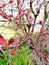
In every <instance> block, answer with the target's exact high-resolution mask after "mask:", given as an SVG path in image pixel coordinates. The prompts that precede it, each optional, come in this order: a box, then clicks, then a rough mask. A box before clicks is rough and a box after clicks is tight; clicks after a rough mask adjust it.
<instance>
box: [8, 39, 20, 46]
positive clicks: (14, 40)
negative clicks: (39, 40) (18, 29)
mask: <svg viewBox="0 0 49 65" xmlns="http://www.w3.org/2000/svg"><path fill="white" fill-rule="evenodd" d="M14 42H17V43H19V42H20V41H19V40H18V39H16V38H11V39H10V40H9V41H8V43H9V45H10V44H12V43H14Z"/></svg>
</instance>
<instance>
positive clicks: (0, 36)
mask: <svg viewBox="0 0 49 65" xmlns="http://www.w3.org/2000/svg"><path fill="white" fill-rule="evenodd" d="M0 45H1V46H6V45H7V41H6V40H5V39H4V37H3V36H2V35H0Z"/></svg>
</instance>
